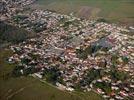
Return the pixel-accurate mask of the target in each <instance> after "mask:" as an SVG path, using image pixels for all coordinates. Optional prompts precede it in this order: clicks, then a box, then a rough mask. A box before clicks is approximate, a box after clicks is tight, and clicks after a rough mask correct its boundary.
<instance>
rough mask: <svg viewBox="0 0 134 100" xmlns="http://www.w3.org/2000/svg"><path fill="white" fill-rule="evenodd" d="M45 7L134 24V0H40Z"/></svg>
mask: <svg viewBox="0 0 134 100" xmlns="http://www.w3.org/2000/svg"><path fill="white" fill-rule="evenodd" d="M37 4H38V5H39V7H41V8H43V9H50V10H55V11H57V12H60V13H64V14H69V13H71V12H73V13H74V14H75V15H76V16H80V17H85V18H93V19H94V18H98V17H104V18H105V19H108V20H109V21H111V22H115V23H118V22H120V23H122V24H129V25H133V24H134V0H38V1H37Z"/></svg>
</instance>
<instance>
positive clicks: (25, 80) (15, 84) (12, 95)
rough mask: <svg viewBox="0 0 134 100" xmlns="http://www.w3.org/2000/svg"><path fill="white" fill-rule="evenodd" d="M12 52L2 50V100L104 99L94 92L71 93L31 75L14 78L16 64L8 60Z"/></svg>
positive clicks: (0, 69)
mask: <svg viewBox="0 0 134 100" xmlns="http://www.w3.org/2000/svg"><path fill="white" fill-rule="evenodd" d="M11 54H12V52H11V51H9V50H3V51H2V50H0V100H102V98H101V97H100V96H99V95H97V94H96V93H94V92H87V93H81V92H74V93H69V92H66V91H61V90H58V89H57V88H55V87H54V86H52V85H50V84H49V83H42V82H40V81H39V80H38V79H35V78H33V77H30V76H28V77H18V78H13V77H12V76H11V75H10V73H11V71H12V69H13V68H14V66H15V65H13V64H8V63H7V62H6V59H7V57H8V56H10V55H11Z"/></svg>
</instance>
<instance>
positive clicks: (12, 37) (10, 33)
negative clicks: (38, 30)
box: [0, 21, 35, 44]
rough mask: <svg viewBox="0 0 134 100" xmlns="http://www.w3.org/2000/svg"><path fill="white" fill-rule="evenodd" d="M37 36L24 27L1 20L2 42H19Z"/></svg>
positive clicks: (0, 35)
mask: <svg viewBox="0 0 134 100" xmlns="http://www.w3.org/2000/svg"><path fill="white" fill-rule="evenodd" d="M33 36H35V34H34V33H30V32H28V31H26V30H24V29H22V28H19V27H16V26H12V25H9V24H6V23H4V22H2V21H0V44H2V43H4V42H11V43H18V42H22V41H24V40H26V39H28V38H30V37H33Z"/></svg>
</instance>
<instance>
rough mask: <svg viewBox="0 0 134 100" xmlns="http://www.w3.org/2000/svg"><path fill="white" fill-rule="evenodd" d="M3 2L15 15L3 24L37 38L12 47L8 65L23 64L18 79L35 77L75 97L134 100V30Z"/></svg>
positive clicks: (21, 1) (8, 15)
mask: <svg viewBox="0 0 134 100" xmlns="http://www.w3.org/2000/svg"><path fill="white" fill-rule="evenodd" d="M2 1H3V7H2V6H1V7H2V8H1V9H6V11H7V12H8V10H9V9H10V7H11V8H12V9H10V10H12V11H10V13H5V14H3V16H1V19H3V20H5V19H6V20H7V19H8V21H9V22H10V23H11V24H14V25H16V26H19V27H22V28H24V29H26V30H27V31H31V32H36V33H37V36H36V37H34V38H31V39H27V40H26V41H23V42H22V43H19V44H14V45H11V46H10V49H11V50H12V51H13V52H14V54H13V55H12V56H11V57H10V58H9V59H8V62H9V63H17V66H16V67H15V69H14V70H13V74H14V75H15V76H27V75H31V76H33V77H37V78H39V79H40V80H45V81H48V82H50V83H51V84H53V85H55V86H56V87H58V88H59V89H62V90H67V91H70V92H71V91H75V90H76V91H77V90H78V91H83V92H86V91H91V90H92V91H95V92H96V93H98V94H100V95H101V96H102V97H103V98H104V99H106V100H124V99H125V98H128V99H130V100H132V99H133V98H134V35H133V31H134V30H133V27H132V26H131V27H125V26H119V25H116V24H113V23H109V22H106V21H105V20H104V19H98V20H87V19H84V18H77V17H75V16H73V15H72V14H70V15H64V14H59V13H56V12H55V11H50V10H39V9H32V10H31V9H30V10H26V11H25V9H27V8H26V6H27V5H30V4H32V3H33V2H34V1H35V0H18V1H17V0H16V1H12V2H6V1H7V0H2ZM24 1H27V2H25V3H24ZM4 3H6V6H4ZM14 5H19V7H18V6H14Z"/></svg>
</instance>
